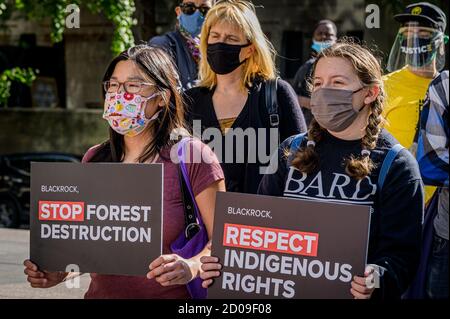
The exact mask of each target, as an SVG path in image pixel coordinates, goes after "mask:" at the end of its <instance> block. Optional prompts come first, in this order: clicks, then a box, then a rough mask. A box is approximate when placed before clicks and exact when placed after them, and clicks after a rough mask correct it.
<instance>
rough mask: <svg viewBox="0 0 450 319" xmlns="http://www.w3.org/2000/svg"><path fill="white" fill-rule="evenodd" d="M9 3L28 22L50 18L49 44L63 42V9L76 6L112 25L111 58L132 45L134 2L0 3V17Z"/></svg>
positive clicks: (21, 0)
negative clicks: (104, 19)
mask: <svg viewBox="0 0 450 319" xmlns="http://www.w3.org/2000/svg"><path fill="white" fill-rule="evenodd" d="M12 3H13V4H14V5H15V8H16V9H18V10H20V11H22V12H24V13H25V14H26V15H27V17H28V19H31V20H38V21H40V20H43V19H47V18H49V17H50V19H51V22H50V25H51V40H52V42H53V43H57V42H60V41H62V39H63V34H64V29H65V20H66V16H67V13H66V12H65V10H66V7H67V6H68V5H70V4H76V5H78V6H79V7H81V6H84V7H85V8H88V9H89V10H90V11H91V12H92V13H95V14H103V15H104V16H105V17H106V18H107V19H108V20H110V21H111V22H112V23H113V24H114V33H113V40H112V44H111V51H112V52H113V54H114V55H117V54H119V53H120V52H122V51H123V50H125V49H126V48H128V47H130V46H133V45H134V37H133V32H132V27H133V26H134V25H136V24H137V21H136V19H134V18H133V14H134V12H135V10H136V7H135V3H134V0H40V1H36V0H0V15H1V13H2V11H5V10H6V8H7V5H8V4H9V5H11V4H12Z"/></svg>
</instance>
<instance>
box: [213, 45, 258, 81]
mask: <svg viewBox="0 0 450 319" xmlns="http://www.w3.org/2000/svg"><path fill="white" fill-rule="evenodd" d="M250 44H251V43H248V44H244V45H232V44H227V43H222V42H220V43H214V44H208V49H207V59H208V64H209V66H210V67H211V69H212V70H213V71H214V72H215V73H217V74H228V73H231V72H233V71H234V70H236V69H237V68H238V67H239V66H240V65H241V64H242V63H244V62H245V60H244V61H242V62H240V61H239V54H240V53H241V49H242V48H245V47H248V46H249V45H250Z"/></svg>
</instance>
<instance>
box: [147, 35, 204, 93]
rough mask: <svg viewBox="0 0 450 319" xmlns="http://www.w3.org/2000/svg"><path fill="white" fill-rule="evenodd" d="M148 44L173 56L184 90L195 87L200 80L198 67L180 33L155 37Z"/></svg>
mask: <svg viewBox="0 0 450 319" xmlns="http://www.w3.org/2000/svg"><path fill="white" fill-rule="evenodd" d="M148 44H149V45H151V46H156V47H160V48H163V49H165V50H166V51H167V52H168V53H169V54H170V55H171V57H172V58H173V60H174V62H175V63H176V65H177V67H178V71H179V74H180V80H181V84H182V86H183V89H185V90H187V89H189V88H191V87H193V86H194V85H195V81H197V78H198V66H197V63H195V61H194V58H193V57H192V54H191V52H190V51H189V48H188V46H187V43H186V40H185V39H184V38H183V36H182V35H181V33H180V32H179V31H172V32H168V33H166V34H164V35H162V36H156V37H153V38H151V39H150V41H149V42H148Z"/></svg>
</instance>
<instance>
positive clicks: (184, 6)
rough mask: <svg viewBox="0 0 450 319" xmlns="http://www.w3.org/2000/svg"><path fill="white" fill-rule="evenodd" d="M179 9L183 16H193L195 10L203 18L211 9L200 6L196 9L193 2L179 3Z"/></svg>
mask: <svg viewBox="0 0 450 319" xmlns="http://www.w3.org/2000/svg"><path fill="white" fill-rule="evenodd" d="M180 8H181V11H182V12H183V13H184V14H187V15H188V16H190V15H193V14H194V13H195V11H196V10H198V11H200V13H201V14H202V15H203V16H206V14H207V13H208V11H209V9H211V8H210V7H207V6H200V7H197V6H196V5H195V3H193V2H185V3H181V4H180Z"/></svg>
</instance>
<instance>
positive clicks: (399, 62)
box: [383, 2, 448, 201]
mask: <svg viewBox="0 0 450 319" xmlns="http://www.w3.org/2000/svg"><path fill="white" fill-rule="evenodd" d="M394 18H395V20H396V21H398V22H400V23H401V27H400V29H399V30H398V33H397V37H396V39H395V42H394V45H393V46H392V49H391V52H390V55H389V60H388V65H387V69H388V71H389V72H391V73H390V74H387V75H386V76H385V77H384V85H385V89H386V93H387V102H386V107H385V109H384V112H383V116H384V117H385V119H386V124H385V128H386V129H387V130H388V131H389V132H390V133H391V134H392V135H393V136H394V137H395V138H396V139H397V140H398V141H399V142H400V144H402V145H403V146H405V147H406V148H408V149H409V150H410V151H411V153H412V154H413V155H414V156H415V155H416V150H417V139H418V133H419V122H420V112H421V109H422V106H423V102H424V100H423V99H424V97H425V94H426V91H427V89H428V86H429V84H430V82H431V81H432V80H433V78H434V77H436V75H437V74H438V72H439V71H441V70H442V69H443V68H444V66H445V45H446V43H447V42H448V36H446V35H445V33H444V32H445V29H446V25H447V18H446V15H445V13H444V12H443V11H442V10H441V9H440V8H438V7H437V6H435V5H433V4H430V3H427V2H420V3H415V4H411V5H409V6H407V7H406V9H405V11H404V12H403V13H401V14H398V15H396V16H394ZM434 191H435V188H434V187H431V186H427V187H426V201H428V200H429V199H430V198H431V197H432V195H433V193H434Z"/></svg>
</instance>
